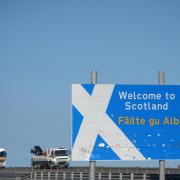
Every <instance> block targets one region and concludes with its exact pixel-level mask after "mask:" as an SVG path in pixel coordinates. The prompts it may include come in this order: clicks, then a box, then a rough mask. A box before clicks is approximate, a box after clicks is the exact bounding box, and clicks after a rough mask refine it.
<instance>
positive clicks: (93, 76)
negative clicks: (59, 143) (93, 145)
mask: <svg viewBox="0 0 180 180" xmlns="http://www.w3.org/2000/svg"><path fill="white" fill-rule="evenodd" d="M91 84H97V71H95V70H93V71H91ZM95 175H96V161H90V171H89V179H90V180H95Z"/></svg>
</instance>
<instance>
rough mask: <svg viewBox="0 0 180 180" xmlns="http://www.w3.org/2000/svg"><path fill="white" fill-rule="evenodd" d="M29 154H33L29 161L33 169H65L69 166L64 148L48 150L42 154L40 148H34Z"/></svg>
mask: <svg viewBox="0 0 180 180" xmlns="http://www.w3.org/2000/svg"><path fill="white" fill-rule="evenodd" d="M31 153H32V154H34V156H33V157H32V159H31V164H32V167H34V168H60V167H65V168H67V167H68V166H69V161H70V155H69V151H68V150H67V149H66V148H64V147H62V148H48V149H47V151H45V152H43V151H42V149H41V147H40V146H34V148H33V149H31Z"/></svg>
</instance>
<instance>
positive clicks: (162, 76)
mask: <svg viewBox="0 0 180 180" xmlns="http://www.w3.org/2000/svg"><path fill="white" fill-rule="evenodd" d="M158 84H159V85H164V84H165V73H164V71H159V72H158ZM159 180H165V160H159Z"/></svg>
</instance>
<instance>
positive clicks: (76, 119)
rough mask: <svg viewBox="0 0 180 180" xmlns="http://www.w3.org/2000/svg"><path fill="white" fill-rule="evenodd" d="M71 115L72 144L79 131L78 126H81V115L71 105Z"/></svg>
mask: <svg viewBox="0 0 180 180" xmlns="http://www.w3.org/2000/svg"><path fill="white" fill-rule="evenodd" d="M72 116H73V133H72V145H73V144H74V142H75V139H76V137H77V134H78V132H79V128H80V126H81V123H82V120H83V116H82V115H81V113H80V112H79V111H78V110H77V109H76V108H75V107H74V106H72Z"/></svg>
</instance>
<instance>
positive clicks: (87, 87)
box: [82, 84, 94, 95]
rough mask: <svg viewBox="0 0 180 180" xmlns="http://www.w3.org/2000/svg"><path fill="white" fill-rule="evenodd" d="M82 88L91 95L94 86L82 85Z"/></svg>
mask: <svg viewBox="0 0 180 180" xmlns="http://www.w3.org/2000/svg"><path fill="white" fill-rule="evenodd" d="M82 86H83V88H84V89H85V90H86V91H87V92H88V93H89V95H91V94H92V92H93V89H94V84H82Z"/></svg>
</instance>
